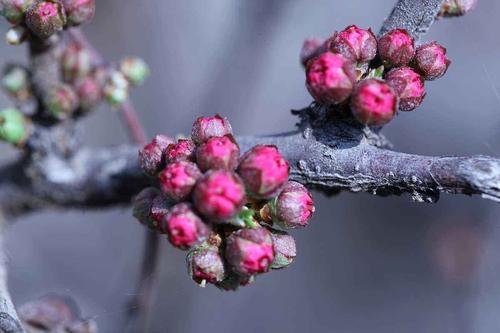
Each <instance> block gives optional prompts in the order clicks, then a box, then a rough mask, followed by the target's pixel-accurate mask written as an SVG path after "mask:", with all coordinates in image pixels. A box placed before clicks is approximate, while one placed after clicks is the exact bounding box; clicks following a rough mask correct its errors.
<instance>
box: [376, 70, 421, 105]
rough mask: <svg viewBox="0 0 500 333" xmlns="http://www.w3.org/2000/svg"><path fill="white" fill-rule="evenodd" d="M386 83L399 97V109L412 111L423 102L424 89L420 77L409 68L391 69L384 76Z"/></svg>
mask: <svg viewBox="0 0 500 333" xmlns="http://www.w3.org/2000/svg"><path fill="white" fill-rule="evenodd" d="M385 80H386V82H387V83H388V84H389V85H390V86H391V87H392V89H394V91H395V92H396V94H397V95H398V97H399V109H400V110H401V111H412V110H414V109H416V108H417V107H418V106H419V105H420V104H421V103H422V101H423V100H424V97H425V87H424V80H422V77H421V76H420V75H418V74H417V73H415V72H414V71H413V70H412V69H411V68H409V67H398V68H394V69H391V70H390V71H389V72H388V73H387V74H386V75H385Z"/></svg>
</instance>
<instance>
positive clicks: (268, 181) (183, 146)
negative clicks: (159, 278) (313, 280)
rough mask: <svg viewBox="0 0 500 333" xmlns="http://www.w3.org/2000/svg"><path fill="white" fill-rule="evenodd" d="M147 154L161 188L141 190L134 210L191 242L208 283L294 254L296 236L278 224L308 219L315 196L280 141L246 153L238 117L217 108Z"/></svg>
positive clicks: (249, 275)
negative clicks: (234, 121) (293, 173)
mask: <svg viewBox="0 0 500 333" xmlns="http://www.w3.org/2000/svg"><path fill="white" fill-rule="evenodd" d="M139 161H140V165H141V168H142V169H143V171H144V172H145V173H146V174H148V175H149V176H151V177H154V178H156V179H157V180H158V185H159V186H158V187H159V189H157V188H152V187H151V188H146V189H144V190H143V191H141V193H139V195H138V196H137V197H136V198H135V200H134V216H135V217H136V218H137V219H138V220H139V221H140V222H141V223H142V224H144V225H145V226H147V227H149V228H151V229H153V230H156V231H157V232H159V233H162V234H166V235H167V237H168V239H169V241H170V243H171V244H172V245H173V246H174V247H176V248H179V249H182V250H189V253H188V255H187V265H188V271H189V274H190V276H191V278H192V279H193V280H194V281H196V282H197V283H199V284H200V285H203V286H204V285H205V284H207V283H210V284H214V285H216V286H217V287H219V288H221V289H224V290H234V289H236V288H237V287H239V286H244V285H247V284H249V283H251V282H252V281H253V280H254V279H255V276H256V275H258V274H262V273H265V272H268V271H269V270H270V269H280V268H284V267H286V266H288V265H290V264H291V263H292V262H293V260H294V258H295V255H296V253H295V241H294V239H293V237H292V236H290V235H288V234H287V233H286V232H284V231H280V230H276V229H273V228H272V227H273V226H275V225H276V226H279V227H281V228H285V229H291V228H301V227H305V226H306V225H307V224H308V223H309V221H310V219H311V217H312V214H313V212H314V204H313V200H312V197H311V194H310V192H309V191H308V190H307V189H306V188H305V187H304V186H303V185H301V184H299V183H296V182H292V181H288V174H289V165H288V162H287V161H286V160H285V159H284V158H283V156H282V155H281V154H280V152H279V151H278V149H277V147H275V146H271V145H257V146H254V147H253V148H251V149H250V150H249V151H247V152H246V153H245V154H243V155H241V156H240V147H239V146H238V144H237V142H236V140H235V139H234V137H233V135H232V129H231V125H230V124H229V122H228V120H227V119H226V118H223V117H220V116H218V115H216V116H213V117H201V118H198V119H197V120H196V121H195V123H194V125H193V128H192V133H191V137H190V138H188V139H179V140H177V141H174V140H172V139H171V138H169V137H167V136H164V135H157V136H156V137H155V138H154V139H153V140H152V141H151V143H148V144H147V145H145V146H144V147H143V148H142V149H141V150H140V151H139Z"/></svg>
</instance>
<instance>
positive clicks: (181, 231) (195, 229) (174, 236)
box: [163, 203, 210, 249]
mask: <svg viewBox="0 0 500 333" xmlns="http://www.w3.org/2000/svg"><path fill="white" fill-rule="evenodd" d="M163 225H164V227H165V228H166V231H167V235H168V240H169V241H170V243H171V244H172V245H173V246H175V247H177V248H179V249H188V248H190V247H191V246H193V245H196V244H198V243H200V242H202V241H203V240H205V239H206V238H207V237H208V235H209V233H210V228H209V227H208V226H207V225H206V224H205V223H204V222H203V221H202V220H201V219H200V218H199V217H198V215H196V214H195V213H194V211H193V210H192V209H191V206H190V205H189V204H187V203H179V204H177V205H175V206H174V207H172V209H171V210H170V211H169V212H168V214H167V215H166V216H165V217H164V220H163Z"/></svg>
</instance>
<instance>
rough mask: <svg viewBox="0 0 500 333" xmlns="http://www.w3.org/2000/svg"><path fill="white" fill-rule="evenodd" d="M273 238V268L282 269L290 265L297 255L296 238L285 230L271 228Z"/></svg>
mask: <svg viewBox="0 0 500 333" xmlns="http://www.w3.org/2000/svg"><path fill="white" fill-rule="evenodd" d="M269 231H270V232H271V237H272V239H273V248H274V260H273V262H272V263H271V268H272V269H282V268H285V267H288V266H290V265H291V264H292V263H293V261H294V260H295V257H296V256H297V249H296V246H295V239H293V237H292V236H290V235H289V234H287V233H286V232H284V231H279V230H274V229H271V228H269Z"/></svg>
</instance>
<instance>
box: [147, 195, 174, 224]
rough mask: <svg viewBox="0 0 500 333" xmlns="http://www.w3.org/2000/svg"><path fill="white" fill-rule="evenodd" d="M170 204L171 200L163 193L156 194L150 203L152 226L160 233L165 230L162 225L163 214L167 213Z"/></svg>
mask: <svg viewBox="0 0 500 333" xmlns="http://www.w3.org/2000/svg"><path fill="white" fill-rule="evenodd" d="M171 206H172V202H171V201H169V200H168V199H167V197H166V196H165V195H163V193H160V194H159V195H157V196H156V197H155V198H154V199H153V202H152V203H151V219H152V220H153V226H154V228H155V229H156V230H157V231H159V232H161V233H166V232H167V231H166V230H165V229H164V227H163V226H162V222H163V219H164V217H165V215H167V213H168V212H169V210H170V207H171Z"/></svg>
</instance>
